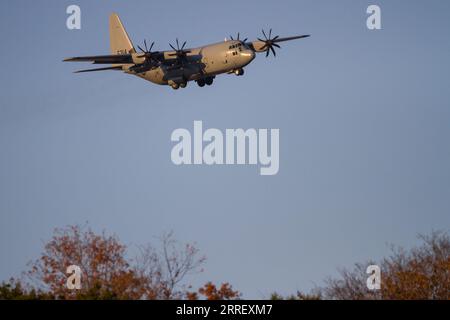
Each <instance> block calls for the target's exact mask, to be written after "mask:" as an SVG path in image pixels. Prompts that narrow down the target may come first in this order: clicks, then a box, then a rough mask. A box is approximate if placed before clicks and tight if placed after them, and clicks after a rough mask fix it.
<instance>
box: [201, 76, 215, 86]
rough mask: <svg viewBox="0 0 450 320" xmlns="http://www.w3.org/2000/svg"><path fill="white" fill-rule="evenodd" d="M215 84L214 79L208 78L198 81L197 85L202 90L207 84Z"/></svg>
mask: <svg viewBox="0 0 450 320" xmlns="http://www.w3.org/2000/svg"><path fill="white" fill-rule="evenodd" d="M213 82H214V77H207V78H202V79H198V80H197V84H198V86H199V87H201V88H203V87H204V86H205V84H206V85H207V86H210V85H212V84H213Z"/></svg>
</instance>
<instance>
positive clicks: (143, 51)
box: [137, 46, 145, 53]
mask: <svg viewBox="0 0 450 320" xmlns="http://www.w3.org/2000/svg"><path fill="white" fill-rule="evenodd" d="M137 47H138V49H139V50H141V51H142V52H144V53H145V51H144V50H143V49H142V48H141V47H140V46H137Z"/></svg>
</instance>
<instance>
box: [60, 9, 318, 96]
mask: <svg viewBox="0 0 450 320" xmlns="http://www.w3.org/2000/svg"><path fill="white" fill-rule="evenodd" d="M262 32H263V35H264V39H260V38H258V40H256V41H252V42H247V39H244V40H240V39H239V34H238V36H237V39H233V37H231V38H230V40H226V39H225V41H223V42H219V43H215V44H209V45H206V46H203V47H199V48H193V49H185V48H184V47H185V46H186V42H184V43H183V44H182V46H181V47H180V44H179V42H178V39H177V40H176V47H175V46H173V45H171V44H170V47H171V48H172V50H170V51H151V50H152V48H153V45H154V43H152V44H151V45H150V47H147V42H146V41H144V48H141V47H140V46H138V49H139V50H140V51H141V52H137V51H136V49H135V48H134V46H133V44H132V42H131V40H130V38H129V37H128V34H127V32H126V31H125V28H124V27H123V24H122V22H121V21H120V18H119V16H118V15H117V14H112V15H111V16H110V18H109V34H110V45H111V53H112V54H111V55H105V56H88V57H75V58H69V59H65V60H64V61H77V62H92V63H94V64H110V65H111V66H109V67H104V68H97V69H89V70H80V71H76V73H79V72H92V71H103V70H121V71H123V72H125V73H128V74H132V75H136V76H138V77H140V78H143V79H145V80H148V81H151V82H153V83H156V84H160V85H170V86H171V87H172V88H173V89H178V88H185V87H186V85H187V83H188V82H189V81H196V82H197V84H198V85H199V86H200V87H204V86H205V84H206V85H211V84H212V83H213V80H214V78H215V77H216V75H219V74H224V73H225V74H236V75H238V76H242V75H243V74H244V67H245V66H247V65H248V64H249V63H250V62H252V61H253V59H254V58H255V53H259V52H265V53H266V57H268V56H269V54H270V53H271V52H272V53H273V55H274V56H276V52H275V49H274V47H276V48H280V46H279V45H278V43H279V42H283V41H289V40H295V39H301V38H306V37H309V35H302V36H294V37H288V38H280V37H279V36H276V37H273V38H272V30H270V31H269V33H268V34H266V32H264V30H263V31H262Z"/></svg>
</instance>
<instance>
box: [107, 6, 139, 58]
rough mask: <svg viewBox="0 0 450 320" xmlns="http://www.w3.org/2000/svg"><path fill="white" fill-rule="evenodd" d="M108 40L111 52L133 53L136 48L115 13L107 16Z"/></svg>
mask: <svg viewBox="0 0 450 320" xmlns="http://www.w3.org/2000/svg"><path fill="white" fill-rule="evenodd" d="M109 41H110V46H111V53H112V54H128V53H134V52H136V50H135V49H134V47H133V43H132V42H131V40H130V37H128V34H127V32H126V30H125V28H124V27H123V24H122V21H120V18H119V16H118V15H117V14H115V13H113V14H111V16H110V17H109Z"/></svg>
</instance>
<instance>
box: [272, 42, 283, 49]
mask: <svg viewBox="0 0 450 320" xmlns="http://www.w3.org/2000/svg"><path fill="white" fill-rule="evenodd" d="M272 45H273V46H274V47H277V48H280V49H281V47H280V46H279V45H278V44H276V43H274V44H272Z"/></svg>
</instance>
